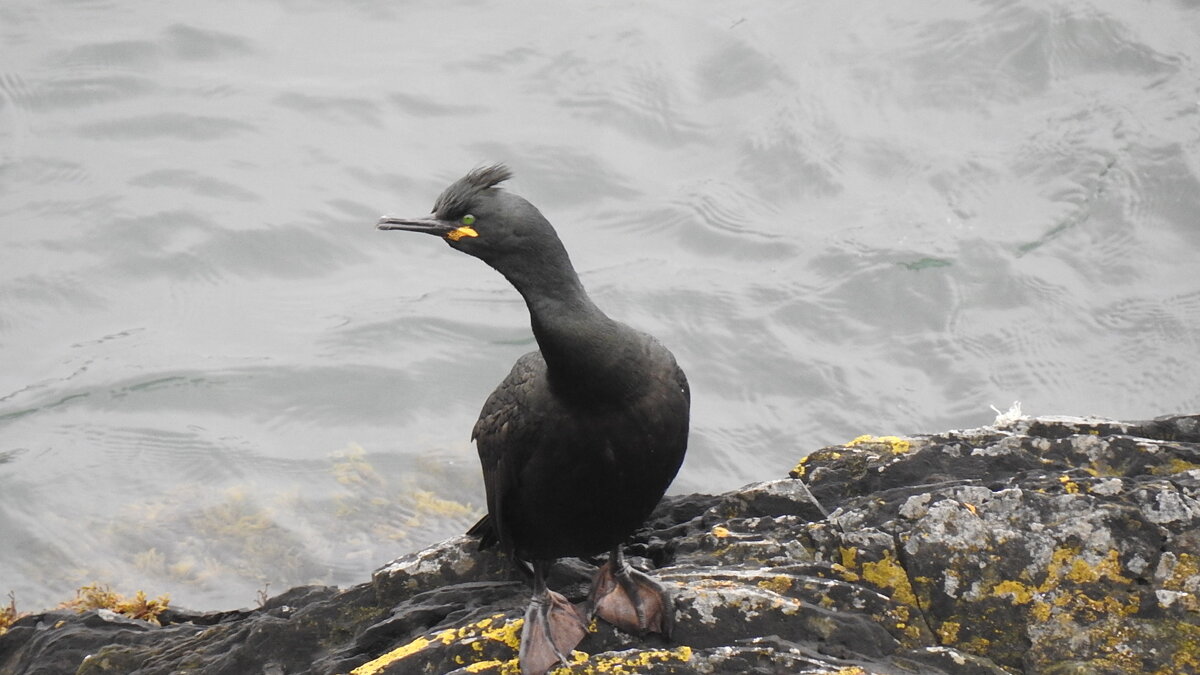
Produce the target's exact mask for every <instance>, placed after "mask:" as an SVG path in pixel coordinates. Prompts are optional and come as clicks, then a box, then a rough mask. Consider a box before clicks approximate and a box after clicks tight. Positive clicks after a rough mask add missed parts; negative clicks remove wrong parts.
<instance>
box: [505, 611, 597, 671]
mask: <svg viewBox="0 0 1200 675" xmlns="http://www.w3.org/2000/svg"><path fill="white" fill-rule="evenodd" d="M587 632H588V630H587V622H586V621H585V620H584V617H583V615H582V614H580V613H579V610H577V609H576V608H575V605H572V604H571V602H570V601H569V600H567V599H566V598H565V597H563V596H562V595H561V594H559V593H555V592H554V591H550V590H546V591H545V592H544V593H543V594H537V593H535V594H534V596H533V600H532V601H530V603H529V609H527V610H525V627H524V628H523V629H522V630H521V649H520V652H519V653H518V657H519V659H520V663H521V675H543V673H545V672H547V671H549V670H550V669H551V668H553V667H554V666H555V665H558V664H560V663H561V664H563V665H566V664H568V663H570V661H569V660H568V659H567V656H568V655H569V654H570V653H571V650H572V649H574V648H575V645H578V644H579V642H580V640H582V639H583V636H585V635H587Z"/></svg>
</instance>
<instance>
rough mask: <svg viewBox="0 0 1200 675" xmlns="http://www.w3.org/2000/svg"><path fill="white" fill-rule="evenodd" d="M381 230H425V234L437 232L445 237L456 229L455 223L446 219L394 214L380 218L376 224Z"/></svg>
mask: <svg viewBox="0 0 1200 675" xmlns="http://www.w3.org/2000/svg"><path fill="white" fill-rule="evenodd" d="M376 227H378V228H379V229H381V230H404V231H406V232H424V233H425V234H436V235H437V236H439V237H444V236H446V235H448V234H450V233H451V232H453V231H454V230H455V229H456V226H455V225H454V224H453V223H448V222H446V221H444V220H438V219H437V218H434V217H433V216H430V217H428V218H396V217H394V216H384V217H382V218H380V219H379V224H378V225H376Z"/></svg>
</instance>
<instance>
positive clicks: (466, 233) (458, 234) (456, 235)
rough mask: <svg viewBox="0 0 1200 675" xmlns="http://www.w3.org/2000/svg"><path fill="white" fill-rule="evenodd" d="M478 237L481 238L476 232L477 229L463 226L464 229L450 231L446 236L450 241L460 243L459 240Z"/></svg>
mask: <svg viewBox="0 0 1200 675" xmlns="http://www.w3.org/2000/svg"><path fill="white" fill-rule="evenodd" d="M478 236H479V233H478V232H476V231H475V228H473V227H467V226H466V225H463V226H462V227H460V228H458V229H455V230H450V232H448V233H447V234H446V238H447V239H449V240H450V241H458V240H459V239H462V238H463V237H478Z"/></svg>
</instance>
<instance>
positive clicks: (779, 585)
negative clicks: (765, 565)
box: [758, 574, 792, 595]
mask: <svg viewBox="0 0 1200 675" xmlns="http://www.w3.org/2000/svg"><path fill="white" fill-rule="evenodd" d="M758 587H759V588H763V589H766V590H768V591H774V592H775V593H779V594H781V595H782V594H783V593H787V592H788V591H790V590H791V589H792V578H791V577H789V576H787V575H786V574H780V575H777V576H774V577H771V578H770V579H763V580H762V581H759V582H758Z"/></svg>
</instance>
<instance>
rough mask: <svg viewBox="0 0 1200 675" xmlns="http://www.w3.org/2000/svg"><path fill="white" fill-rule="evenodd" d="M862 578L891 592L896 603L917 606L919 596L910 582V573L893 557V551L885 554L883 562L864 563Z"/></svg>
mask: <svg viewBox="0 0 1200 675" xmlns="http://www.w3.org/2000/svg"><path fill="white" fill-rule="evenodd" d="M862 578H863V580H865V581H867V582H870V583H872V584H874V585H875V586H877V587H879V588H886V589H889V590H891V597H892V599H893V600H895V601H896V602H899V603H902V604H905V605H913V606H915V605H916V604H917V596H916V594H915V593H914V592H913V588H912V584H911V583H910V582H909V580H908V572H906V571H905V570H904V567H903V566H902V565H901V564H900V562H899V561H898V560H896V558H895V557H893V555H892V552H891V551H884V552H883V560H880V561H878V562H864V563H863V564H862Z"/></svg>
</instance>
